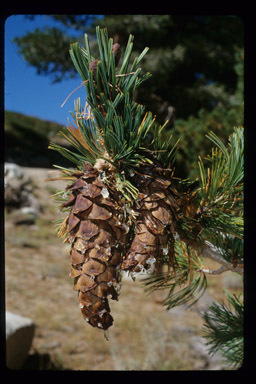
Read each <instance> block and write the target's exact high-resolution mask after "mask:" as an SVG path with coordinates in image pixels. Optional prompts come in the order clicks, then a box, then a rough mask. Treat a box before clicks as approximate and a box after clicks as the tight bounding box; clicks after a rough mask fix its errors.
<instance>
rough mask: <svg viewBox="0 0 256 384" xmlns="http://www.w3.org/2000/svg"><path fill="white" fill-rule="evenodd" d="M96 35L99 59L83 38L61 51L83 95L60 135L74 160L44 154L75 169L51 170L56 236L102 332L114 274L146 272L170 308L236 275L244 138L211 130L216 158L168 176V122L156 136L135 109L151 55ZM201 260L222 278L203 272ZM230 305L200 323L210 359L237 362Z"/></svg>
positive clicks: (152, 124)
mask: <svg viewBox="0 0 256 384" xmlns="http://www.w3.org/2000/svg"><path fill="white" fill-rule="evenodd" d="M96 35H97V44H98V52H97V56H96V55H95V56H93V55H92V53H91V49H90V44H89V40H88V36H87V34H85V46H84V47H81V46H80V45H79V44H78V43H73V44H71V47H70V55H71V58H72V61H73V63H74V67H75V69H76V70H77V72H78V73H79V75H80V77H81V79H82V83H81V84H80V86H85V88H86V93H87V98H86V103H85V104H84V103H83V105H81V102H80V100H79V99H78V100H77V101H76V102H75V111H74V113H72V117H73V120H74V124H69V125H68V126H67V128H66V130H65V131H62V132H60V134H61V135H62V136H63V137H64V138H65V139H66V140H67V142H68V143H69V144H71V145H72V146H73V150H70V149H67V148H65V147H62V146H60V145H56V144H53V143H52V144H51V145H50V148H51V149H53V150H56V151H59V152H60V153H61V154H62V155H63V156H65V157H66V158H67V159H69V160H70V162H71V163H73V166H72V167H71V168H63V167H59V166H57V168H58V169H60V170H61V172H62V176H61V179H64V180H67V181H68V185H67V187H66V190H65V191H59V192H58V193H57V194H56V195H55V197H56V199H57V200H58V203H59V206H60V207H61V209H62V210H63V211H64V212H66V213H67V216H66V217H65V218H64V220H63V219H62V220H60V221H59V222H58V224H57V233H58V235H59V236H61V237H63V238H64V241H65V242H68V243H70V264H71V273H70V276H71V277H72V278H74V290H75V291H77V292H78V300H79V306H80V308H81V311H82V314H83V317H84V318H85V320H86V321H87V322H88V323H89V324H90V325H91V326H93V327H96V328H101V329H103V330H105V331H107V330H108V328H109V327H110V326H111V325H112V324H113V317H112V315H111V314H110V312H111V308H110V299H112V300H117V299H118V294H119V291H120V289H121V278H122V273H123V272H122V271H127V272H128V273H129V274H130V276H131V277H132V278H133V279H134V278H136V276H137V274H138V273H140V272H142V271H144V272H147V273H148V276H147V277H146V278H145V279H144V280H143V284H144V287H145V289H146V290H147V291H149V292H151V291H153V290H157V289H161V290H162V289H165V290H166V292H167V295H166V298H165V300H164V302H163V306H164V307H165V308H166V309H168V310H170V309H171V308H173V307H175V306H177V305H181V304H185V303H186V304H188V305H193V304H194V303H195V302H196V301H197V300H199V298H200V297H201V296H202V295H203V293H204V291H205V289H206V287H207V274H219V273H223V272H225V271H227V270H231V271H233V272H234V273H238V274H240V275H242V274H243V128H242V127H235V128H234V132H233V133H232V135H231V136H230V137H229V143H228V146H225V145H224V144H223V142H222V141H221V140H220V139H219V138H218V137H217V136H216V135H215V134H214V132H210V133H209V134H208V135H207V137H206V140H211V142H212V143H213V145H214V148H213V149H212V152H211V153H210V154H209V155H208V156H207V157H206V159H201V158H200V157H199V160H198V164H197V174H198V177H197V178H195V179H194V180H190V179H188V178H186V179H181V178H179V177H177V175H175V156H176V153H177V150H178V147H179V146H182V143H178V142H173V140H172V137H171V136H169V137H168V138H167V139H166V134H165V128H166V124H167V122H165V123H164V124H163V125H162V126H159V125H158V124H157V123H156V118H155V116H153V115H152V113H151V112H150V111H146V110H145V107H144V106H143V105H140V104H138V103H136V102H135V101H134V94H135V91H136V89H137V88H138V87H140V86H141V85H142V84H143V82H144V81H145V80H147V79H148V78H149V77H150V73H145V74H141V68H140V67H139V64H140V62H141V60H142V59H143V57H144V56H145V55H146V53H147V51H148V50H149V48H147V47H146V48H145V49H144V50H143V51H142V52H141V53H140V54H139V55H138V56H136V57H135V58H134V59H133V60H131V57H132V55H131V54H132V48H133V39H134V37H133V36H132V35H130V36H129V39H128V42H127V45H126V47H120V46H119V45H116V44H114V43H113V39H112V38H109V36H108V32H107V30H106V29H100V28H99V27H97V28H96ZM163 138H165V139H163ZM71 165H72V164H71ZM207 258H210V259H213V260H215V261H217V262H218V263H219V264H220V265H221V266H220V268H219V269H217V270H214V271H212V270H209V269H208V268H207V266H206V265H205V263H206V261H205V260H206V259H207ZM165 266H166V267H165ZM134 300H136V298H134ZM229 300H230V303H231V304H232V305H233V307H234V311H233V312H232V310H227V308H226V307H225V305H217V304H214V305H213V306H212V307H211V308H209V309H208V312H206V313H205V321H206V326H205V328H206V331H207V332H206V337H207V338H208V341H209V345H211V346H212V348H211V352H214V351H216V350H217V349H220V350H222V351H223V353H224V355H225V356H226V357H227V358H228V359H229V360H231V361H232V362H233V363H234V364H240V363H241V360H242V337H241V335H242V300H241V299H239V300H238V299H237V298H236V297H234V298H231V296H229ZM236 319H237V321H236ZM216 321H217V322H216ZM216 324H217V325H216ZM225 324H228V325H229V326H227V327H225ZM234 331H235V332H234ZM232 346H235V349H234V351H239V356H240V357H239V359H238V358H237V359H236V358H234V356H233V352H232Z"/></svg>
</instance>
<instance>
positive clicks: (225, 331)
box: [203, 292, 244, 368]
mask: <svg viewBox="0 0 256 384" xmlns="http://www.w3.org/2000/svg"><path fill="white" fill-rule="evenodd" d="M227 298H228V303H227V304H226V303H224V302H223V301H222V302H220V303H213V304H212V305H211V306H209V307H208V308H207V310H206V311H205V312H204V316H203V317H204V320H205V325H204V329H203V330H204V337H205V338H206V340H207V345H208V346H209V352H210V354H214V353H215V352H217V351H219V352H221V354H222V355H223V356H224V357H225V358H226V361H227V363H228V365H229V366H230V367H232V368H239V367H240V366H241V365H242V363H243V358H244V342H243V312H244V311H243V302H242V299H241V297H239V296H237V295H235V294H234V295H231V294H230V293H229V292H227Z"/></svg>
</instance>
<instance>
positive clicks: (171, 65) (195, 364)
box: [4, 15, 244, 370]
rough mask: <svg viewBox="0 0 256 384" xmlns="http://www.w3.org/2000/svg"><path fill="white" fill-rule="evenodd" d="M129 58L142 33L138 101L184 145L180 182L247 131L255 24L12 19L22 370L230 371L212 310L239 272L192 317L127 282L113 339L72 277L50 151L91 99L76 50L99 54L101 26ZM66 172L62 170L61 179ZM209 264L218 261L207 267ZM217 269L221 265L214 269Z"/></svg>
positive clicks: (142, 18) (14, 231) (10, 104)
mask: <svg viewBox="0 0 256 384" xmlns="http://www.w3.org/2000/svg"><path fill="white" fill-rule="evenodd" d="M97 25H100V26H102V27H107V28H108V32H109V36H111V37H113V38H114V42H118V43H119V44H120V45H121V48H122V49H123V52H124V49H125V46H126V43H127V40H128V36H129V34H133V35H134V36H135V38H134V50H133V55H134V56H135V55H137V54H138V53H140V52H141V51H142V50H143V49H144V48H145V47H146V46H148V47H149V48H150V50H149V52H148V53H147V55H146V56H145V58H144V59H143V61H142V64H141V66H142V69H143V71H144V72H147V71H149V72H151V73H152V77H151V78H150V79H149V80H147V82H145V83H143V86H142V87H141V89H139V90H138V92H137V93H136V101H137V102H139V103H141V104H144V105H145V106H146V110H150V111H152V112H153V113H154V114H156V116H157V118H156V120H157V121H158V122H159V123H160V124H162V123H163V122H164V121H166V120H168V121H169V122H168V134H169V135H172V136H173V142H174V143H175V142H176V140H177V139H178V138H179V139H180V148H179V152H178V155H177V161H176V176H180V177H191V178H193V177H195V176H196V175H195V174H194V169H193V164H194V163H195V162H197V160H198V156H199V155H200V156H202V157H204V156H206V155H207V154H208V153H209V152H210V150H211V145H212V144H211V142H210V141H209V140H208V139H206V138H205V135H206V134H207V133H208V132H209V131H213V132H215V133H216V134H217V135H218V136H219V137H220V138H221V139H222V140H223V142H225V143H226V142H227V138H228V136H229V135H230V133H231V132H232V131H233V127H234V126H241V125H243V118H244V105H243V98H244V96H243V86H244V83H243V79H244V35H243V33H244V26H243V20H242V19H240V18H239V17H238V16H235V15H198V16H196V15H187V16H181V15H114V16H111V15H13V16H10V17H8V18H7V19H6V21H5V91H4V102H5V120H4V123H5V284H6V286H5V288H6V292H5V293H6V310H8V311H10V312H11V313H14V314H17V315H21V316H23V317H28V318H29V319H31V320H32V322H33V327H32V328H33V330H32V334H33V335H32V341H31V346H29V351H28V355H26V356H25V357H24V359H23V361H20V362H19V364H18V366H17V367H18V368H23V369H71V370H84V369H85V370H197V369H202V370H208V369H225V363H224V362H223V360H222V358H221V356H218V354H217V355H215V356H214V357H211V356H209V355H208V353H207V349H206V347H205V344H204V341H203V338H202V329H201V328H202V323H203V322H202V318H201V316H200V313H201V310H202V308H204V307H205V306H206V305H209V304H211V303H212V301H213V300H218V299H221V298H222V297H223V291H224V290H225V289H226V288H227V289H229V290H230V291H231V292H236V291H239V290H241V288H242V281H241V280H240V278H239V277H238V276H234V274H232V273H231V272H226V273H224V274H222V275H219V276H209V278H208V289H207V291H206V293H205V294H204V296H203V297H202V298H201V299H200V301H199V302H198V303H197V304H196V305H194V306H193V307H191V308H189V309H186V308H185V307H183V306H180V307H176V308H173V309H172V310H170V311H169V312H167V311H166V310H165V309H164V307H163V306H162V304H161V301H162V300H163V299H164V298H165V296H166V292H164V291H158V292H154V293H152V294H150V295H147V294H146V293H145V291H144V289H143V286H142V281H141V280H140V279H138V280H136V281H135V282H133V281H132V280H131V279H130V278H128V277H126V276H124V278H123V285H122V289H121V294H120V299H119V301H118V302H113V303H111V309H112V314H113V317H114V319H115V321H114V325H113V327H111V328H110V340H109V341H106V340H105V339H104V335H103V332H101V331H100V330H97V329H94V328H92V327H90V326H88V324H87V323H85V322H84V320H83V319H82V316H81V314H80V309H79V307H78V302H77V296H76V293H75V292H74V291H73V289H72V286H73V281H72V280H71V279H69V277H68V275H69V252H68V247H67V246H66V245H65V244H63V243H62V241H61V240H60V239H59V238H57V237H56V234H55V230H54V223H53V221H54V220H55V219H56V216H57V211H56V205H55V203H54V201H53V199H52V198H51V195H52V194H54V193H55V192H56V191H57V190H58V189H61V188H62V187H63V184H62V183H61V182H59V181H58V182H57V181H52V182H45V178H47V177H50V176H51V175H53V174H52V173H49V171H51V170H52V169H53V164H58V165H62V166H67V167H70V166H72V165H71V164H70V163H68V162H67V160H65V159H63V158H61V156H60V155H58V154H57V152H56V153H55V151H50V150H48V145H49V142H50V141H53V142H55V143H60V142H61V137H59V136H58V135H57V134H58V131H59V130H60V129H61V128H62V126H65V125H66V124H67V123H68V119H69V118H70V119H71V115H70V113H69V111H72V110H73V109H74V99H76V98H77V97H81V101H82V103H85V98H86V93H85V89H84V87H81V88H80V89H79V90H77V91H76V92H75V93H73V94H72V95H71V96H70V97H69V99H68V100H67V101H66V103H65V104H64V106H63V107H61V105H62V103H63V102H64V100H65V99H66V98H67V96H68V95H69V94H70V93H71V92H72V91H73V90H74V89H76V88H77V87H78V86H79V85H80V84H81V79H80V78H79V76H78V75H77V74H76V72H75V70H74V67H73V64H72V62H71V59H70V57H69V52H68V51H69V45H70V43H72V42H75V41H78V42H79V43H80V44H81V45H84V33H88V34H89V37H90V42H91V48H92V51H93V50H94V48H95V45H96V40H95V39H96V37H95V27H96V26H97ZM55 173H56V172H55ZM207 263H208V262H207ZM207 266H209V267H213V268H214V265H213V262H212V263H210V262H209V263H208V264H207Z"/></svg>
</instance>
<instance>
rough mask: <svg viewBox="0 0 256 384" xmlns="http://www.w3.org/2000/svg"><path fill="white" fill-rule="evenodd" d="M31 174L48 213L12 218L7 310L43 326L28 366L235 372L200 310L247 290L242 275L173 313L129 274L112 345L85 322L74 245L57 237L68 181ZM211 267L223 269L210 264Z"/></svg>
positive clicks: (213, 283)
mask: <svg viewBox="0 0 256 384" xmlns="http://www.w3.org/2000/svg"><path fill="white" fill-rule="evenodd" d="M23 169H24V170H25V172H26V174H28V175H29V176H30V177H31V178H32V180H33V185H34V194H35V196H36V197H37V198H38V200H39V203H40V204H41V208H42V210H41V214H40V216H39V218H38V219H37V221H36V223H35V224H34V225H15V224H14V223H13V220H12V214H11V213H7V214H6V218H5V220H6V221H5V282H6V292H5V293H6V309H7V310H8V311H11V312H14V313H18V314H21V315H23V316H26V317H30V318H31V319H33V320H34V322H35V324H36V332H35V337H34V340H33V344H32V347H31V351H30V356H29V359H28V360H27V362H26V364H25V366H24V369H32V368H33V369H69V370H92V371H94V370H114V371H115V370H209V369H227V367H226V366H225V363H224V362H223V361H222V359H221V358H220V356H217V357H216V356H215V357H210V356H209V355H208V354H207V351H206V348H204V347H203V344H202V340H203V339H202V324H203V321H202V318H201V316H200V310H201V309H202V308H203V307H204V306H205V305H208V304H209V303H211V302H212V300H215V299H223V297H224V295H223V290H224V289H225V288H228V289H229V290H230V291H234V290H241V288H242V281H241V279H240V278H239V277H238V276H234V274H232V273H231V272H227V273H225V274H223V275H219V276H209V278H208V289H207V291H206V293H205V295H204V296H203V298H202V299H201V300H200V301H199V302H198V304H196V305H194V306H193V307H191V308H190V309H186V308H185V307H184V306H181V307H177V308H174V309H172V310H170V311H169V312H167V311H166V310H165V308H164V307H163V306H162V304H161V301H162V300H163V299H164V298H165V296H166V292H164V291H157V292H153V293H152V294H150V295H147V294H146V293H145V291H144V289H143V287H142V283H141V280H136V281H135V282H134V281H133V280H131V278H130V277H124V278H123V283H122V288H121V293H120V297H119V301H118V302H115V301H113V302H111V303H110V304H111V313H112V315H113V317H114V324H113V326H112V327H111V328H110V330H109V341H107V340H106V339H105V338H104V333H103V331H101V330H98V329H96V328H92V327H91V326H89V325H88V324H87V323H86V322H85V321H84V320H83V318H82V315H81V312H80V309H79V306H78V300H77V294H76V292H75V291H73V280H72V279H70V278H69V247H68V245H66V244H64V243H63V242H62V240H61V239H59V238H58V237H57V236H56V233H55V229H54V223H53V221H54V220H56V219H57V218H60V215H61V214H58V211H57V210H56V203H55V202H54V200H53V198H52V197H51V195H52V194H53V193H54V192H55V191H56V189H59V188H62V187H63V186H64V185H65V184H63V183H62V182H59V181H58V182H57V181H52V182H45V181H44V179H45V178H47V177H49V173H48V171H49V170H48V169H40V168H23ZM207 267H209V268H215V267H216V265H214V263H213V262H207Z"/></svg>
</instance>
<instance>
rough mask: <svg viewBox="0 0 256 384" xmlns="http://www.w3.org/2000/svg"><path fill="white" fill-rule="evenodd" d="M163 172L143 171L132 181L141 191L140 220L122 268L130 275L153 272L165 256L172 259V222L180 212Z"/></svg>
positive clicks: (173, 191) (154, 170)
mask: <svg viewBox="0 0 256 384" xmlns="http://www.w3.org/2000/svg"><path fill="white" fill-rule="evenodd" d="M162 173H163V170H161V169H158V168H157V167H151V169H149V168H148V167H146V168H145V169H144V170H143V171H142V170H140V174H142V175H143V176H138V177H137V179H136V180H134V181H135V185H136V186H137V188H139V190H140V192H141V193H140V194H139V203H140V209H139V211H138V212H139V217H138V219H137V223H136V230H135V235H134V238H133V241H132V244H131V247H130V249H129V251H128V253H127V257H126V259H125V260H124V261H123V262H122V266H121V268H122V269H124V270H129V271H132V272H140V271H141V270H144V269H145V270H148V269H151V270H152V269H153V268H154V264H155V263H159V262H160V260H161V258H162V257H163V256H165V255H167V254H168V255H169V257H170V258H171V257H172V256H173V251H174V250H173V244H172V243H171V244H170V243H169V241H170V239H172V238H173V236H174V232H175V229H174V226H173V221H174V220H173V219H174V216H176V215H177V212H178V211H179V205H178V203H177V201H176V197H177V196H175V194H176V193H177V192H176V190H175V189H174V188H173V187H172V186H171V181H170V180H168V179H167V178H165V177H164V176H163V174H162Z"/></svg>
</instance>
